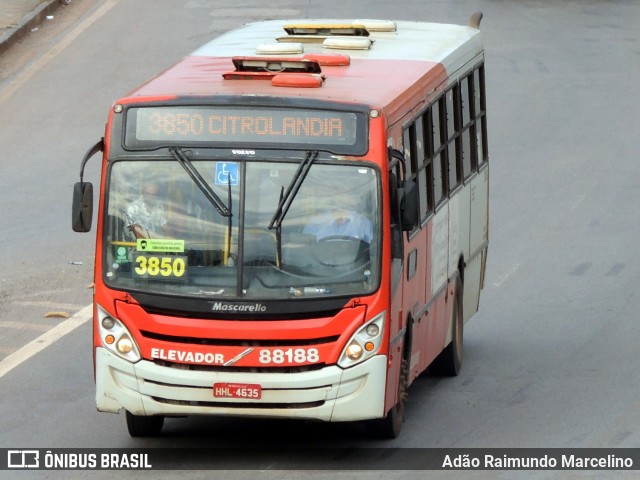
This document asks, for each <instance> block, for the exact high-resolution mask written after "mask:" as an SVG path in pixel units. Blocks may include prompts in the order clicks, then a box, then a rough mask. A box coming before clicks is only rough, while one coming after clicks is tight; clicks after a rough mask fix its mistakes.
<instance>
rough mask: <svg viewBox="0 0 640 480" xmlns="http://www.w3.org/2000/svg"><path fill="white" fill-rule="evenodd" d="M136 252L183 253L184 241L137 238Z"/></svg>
mask: <svg viewBox="0 0 640 480" xmlns="http://www.w3.org/2000/svg"><path fill="white" fill-rule="evenodd" d="M136 250H138V251H139V252H175V253H182V252H184V240H172V239H164V238H138V239H137V241H136Z"/></svg>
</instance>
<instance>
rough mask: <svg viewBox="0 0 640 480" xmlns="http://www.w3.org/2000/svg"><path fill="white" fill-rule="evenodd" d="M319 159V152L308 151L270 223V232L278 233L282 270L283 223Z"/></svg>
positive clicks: (282, 190) (283, 194)
mask: <svg viewBox="0 0 640 480" xmlns="http://www.w3.org/2000/svg"><path fill="white" fill-rule="evenodd" d="M317 157H318V152H317V151H312V150H310V151H308V152H307V156H306V157H305V159H304V160H303V161H302V162H300V165H298V169H297V170H296V173H295V174H294V175H293V178H292V179H291V182H290V183H289V186H288V187H287V191H286V192H285V191H284V187H283V188H281V189H280V200H279V201H278V208H276V211H275V212H274V214H273V217H272V218H271V222H269V230H273V229H275V231H276V266H277V267H278V268H282V222H283V220H284V217H285V216H286V215H287V212H288V211H289V207H291V204H292V203H293V199H294V198H296V195H297V194H298V190H300V187H301V186H302V183H303V182H304V179H305V178H306V177H307V173H309V169H310V168H311V164H313V161H314V160H315V159H316V158H317Z"/></svg>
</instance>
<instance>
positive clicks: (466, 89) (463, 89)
mask: <svg viewBox="0 0 640 480" xmlns="http://www.w3.org/2000/svg"><path fill="white" fill-rule="evenodd" d="M469 79H470V78H469V77H464V78H463V79H462V80H460V103H461V105H460V109H461V112H462V116H461V120H462V124H461V130H462V132H461V134H460V136H461V139H460V153H461V156H462V162H461V163H462V177H463V178H465V179H466V178H468V177H469V175H471V173H472V172H473V171H474V170H475V168H476V165H477V162H476V161H475V158H474V156H475V155H474V153H475V152H472V151H471V135H472V133H473V130H474V128H473V124H472V120H471V110H472V108H473V105H472V104H471V101H470V98H472V97H471V96H470V95H473V92H472V91H471V87H472V85H471V83H470V81H469ZM474 123H475V122H474Z"/></svg>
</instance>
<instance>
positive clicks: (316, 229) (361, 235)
mask: <svg viewBox="0 0 640 480" xmlns="http://www.w3.org/2000/svg"><path fill="white" fill-rule="evenodd" d="M352 203H353V198H350V197H349V198H345V197H344V195H338V196H336V197H334V198H333V199H332V201H330V204H329V209H328V210H327V211H325V212H322V213H320V214H318V215H316V216H315V217H312V219H311V220H310V221H309V223H308V224H307V225H306V226H305V227H304V230H303V233H307V234H311V235H315V237H316V240H322V239H323V238H327V237H333V236H339V237H350V238H357V239H359V240H362V241H363V242H366V243H371V240H373V225H372V224H371V221H370V220H369V219H368V218H367V217H365V216H364V215H362V214H361V213H359V212H358V211H357V210H355V209H353V208H350V206H349V204H352Z"/></svg>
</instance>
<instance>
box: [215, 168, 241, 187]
mask: <svg viewBox="0 0 640 480" xmlns="http://www.w3.org/2000/svg"><path fill="white" fill-rule="evenodd" d="M216 185H231V186H232V187H233V186H235V185H238V164H237V163H234V162H218V163H216Z"/></svg>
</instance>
